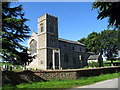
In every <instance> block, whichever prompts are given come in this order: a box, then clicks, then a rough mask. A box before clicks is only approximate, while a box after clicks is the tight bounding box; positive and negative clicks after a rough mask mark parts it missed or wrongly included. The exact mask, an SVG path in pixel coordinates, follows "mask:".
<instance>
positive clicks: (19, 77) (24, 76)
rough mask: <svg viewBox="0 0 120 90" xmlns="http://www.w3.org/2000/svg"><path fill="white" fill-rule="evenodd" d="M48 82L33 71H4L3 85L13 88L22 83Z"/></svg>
mask: <svg viewBox="0 0 120 90" xmlns="http://www.w3.org/2000/svg"><path fill="white" fill-rule="evenodd" d="M45 81H46V80H44V79H42V78H41V77H39V76H37V75H35V74H34V72H32V71H22V72H14V71H2V85H3V86H4V85H7V84H10V85H12V86H16V85H19V84H20V83H30V82H45Z"/></svg>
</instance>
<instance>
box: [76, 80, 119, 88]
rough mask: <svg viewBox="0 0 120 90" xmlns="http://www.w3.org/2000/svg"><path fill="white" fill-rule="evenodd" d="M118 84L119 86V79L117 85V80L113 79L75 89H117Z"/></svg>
mask: <svg viewBox="0 0 120 90" xmlns="http://www.w3.org/2000/svg"><path fill="white" fill-rule="evenodd" d="M118 84H120V78H119V83H118V78H115V79H110V80H106V81H101V82H98V83H95V84H91V85H87V86H82V87H77V88H118ZM119 86H120V85H119Z"/></svg>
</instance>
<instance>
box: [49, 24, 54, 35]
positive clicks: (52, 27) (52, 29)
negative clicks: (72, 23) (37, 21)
mask: <svg viewBox="0 0 120 90" xmlns="http://www.w3.org/2000/svg"><path fill="white" fill-rule="evenodd" d="M50 32H51V33H54V25H52V24H51V25H50Z"/></svg>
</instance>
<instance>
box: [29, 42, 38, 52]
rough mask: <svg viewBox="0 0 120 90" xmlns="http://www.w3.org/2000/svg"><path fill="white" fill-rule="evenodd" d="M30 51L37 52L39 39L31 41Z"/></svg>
mask: <svg viewBox="0 0 120 90" xmlns="http://www.w3.org/2000/svg"><path fill="white" fill-rule="evenodd" d="M30 53H31V54H34V53H37V41H35V40H32V41H31V42H30Z"/></svg>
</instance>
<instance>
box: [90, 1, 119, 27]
mask: <svg viewBox="0 0 120 90" xmlns="http://www.w3.org/2000/svg"><path fill="white" fill-rule="evenodd" d="M93 9H98V14H99V15H98V17H97V19H101V20H102V19H104V18H106V17H108V18H109V19H108V22H109V24H108V27H110V26H113V27H114V28H119V27H120V2H94V3H93V6H92V10H93Z"/></svg>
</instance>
